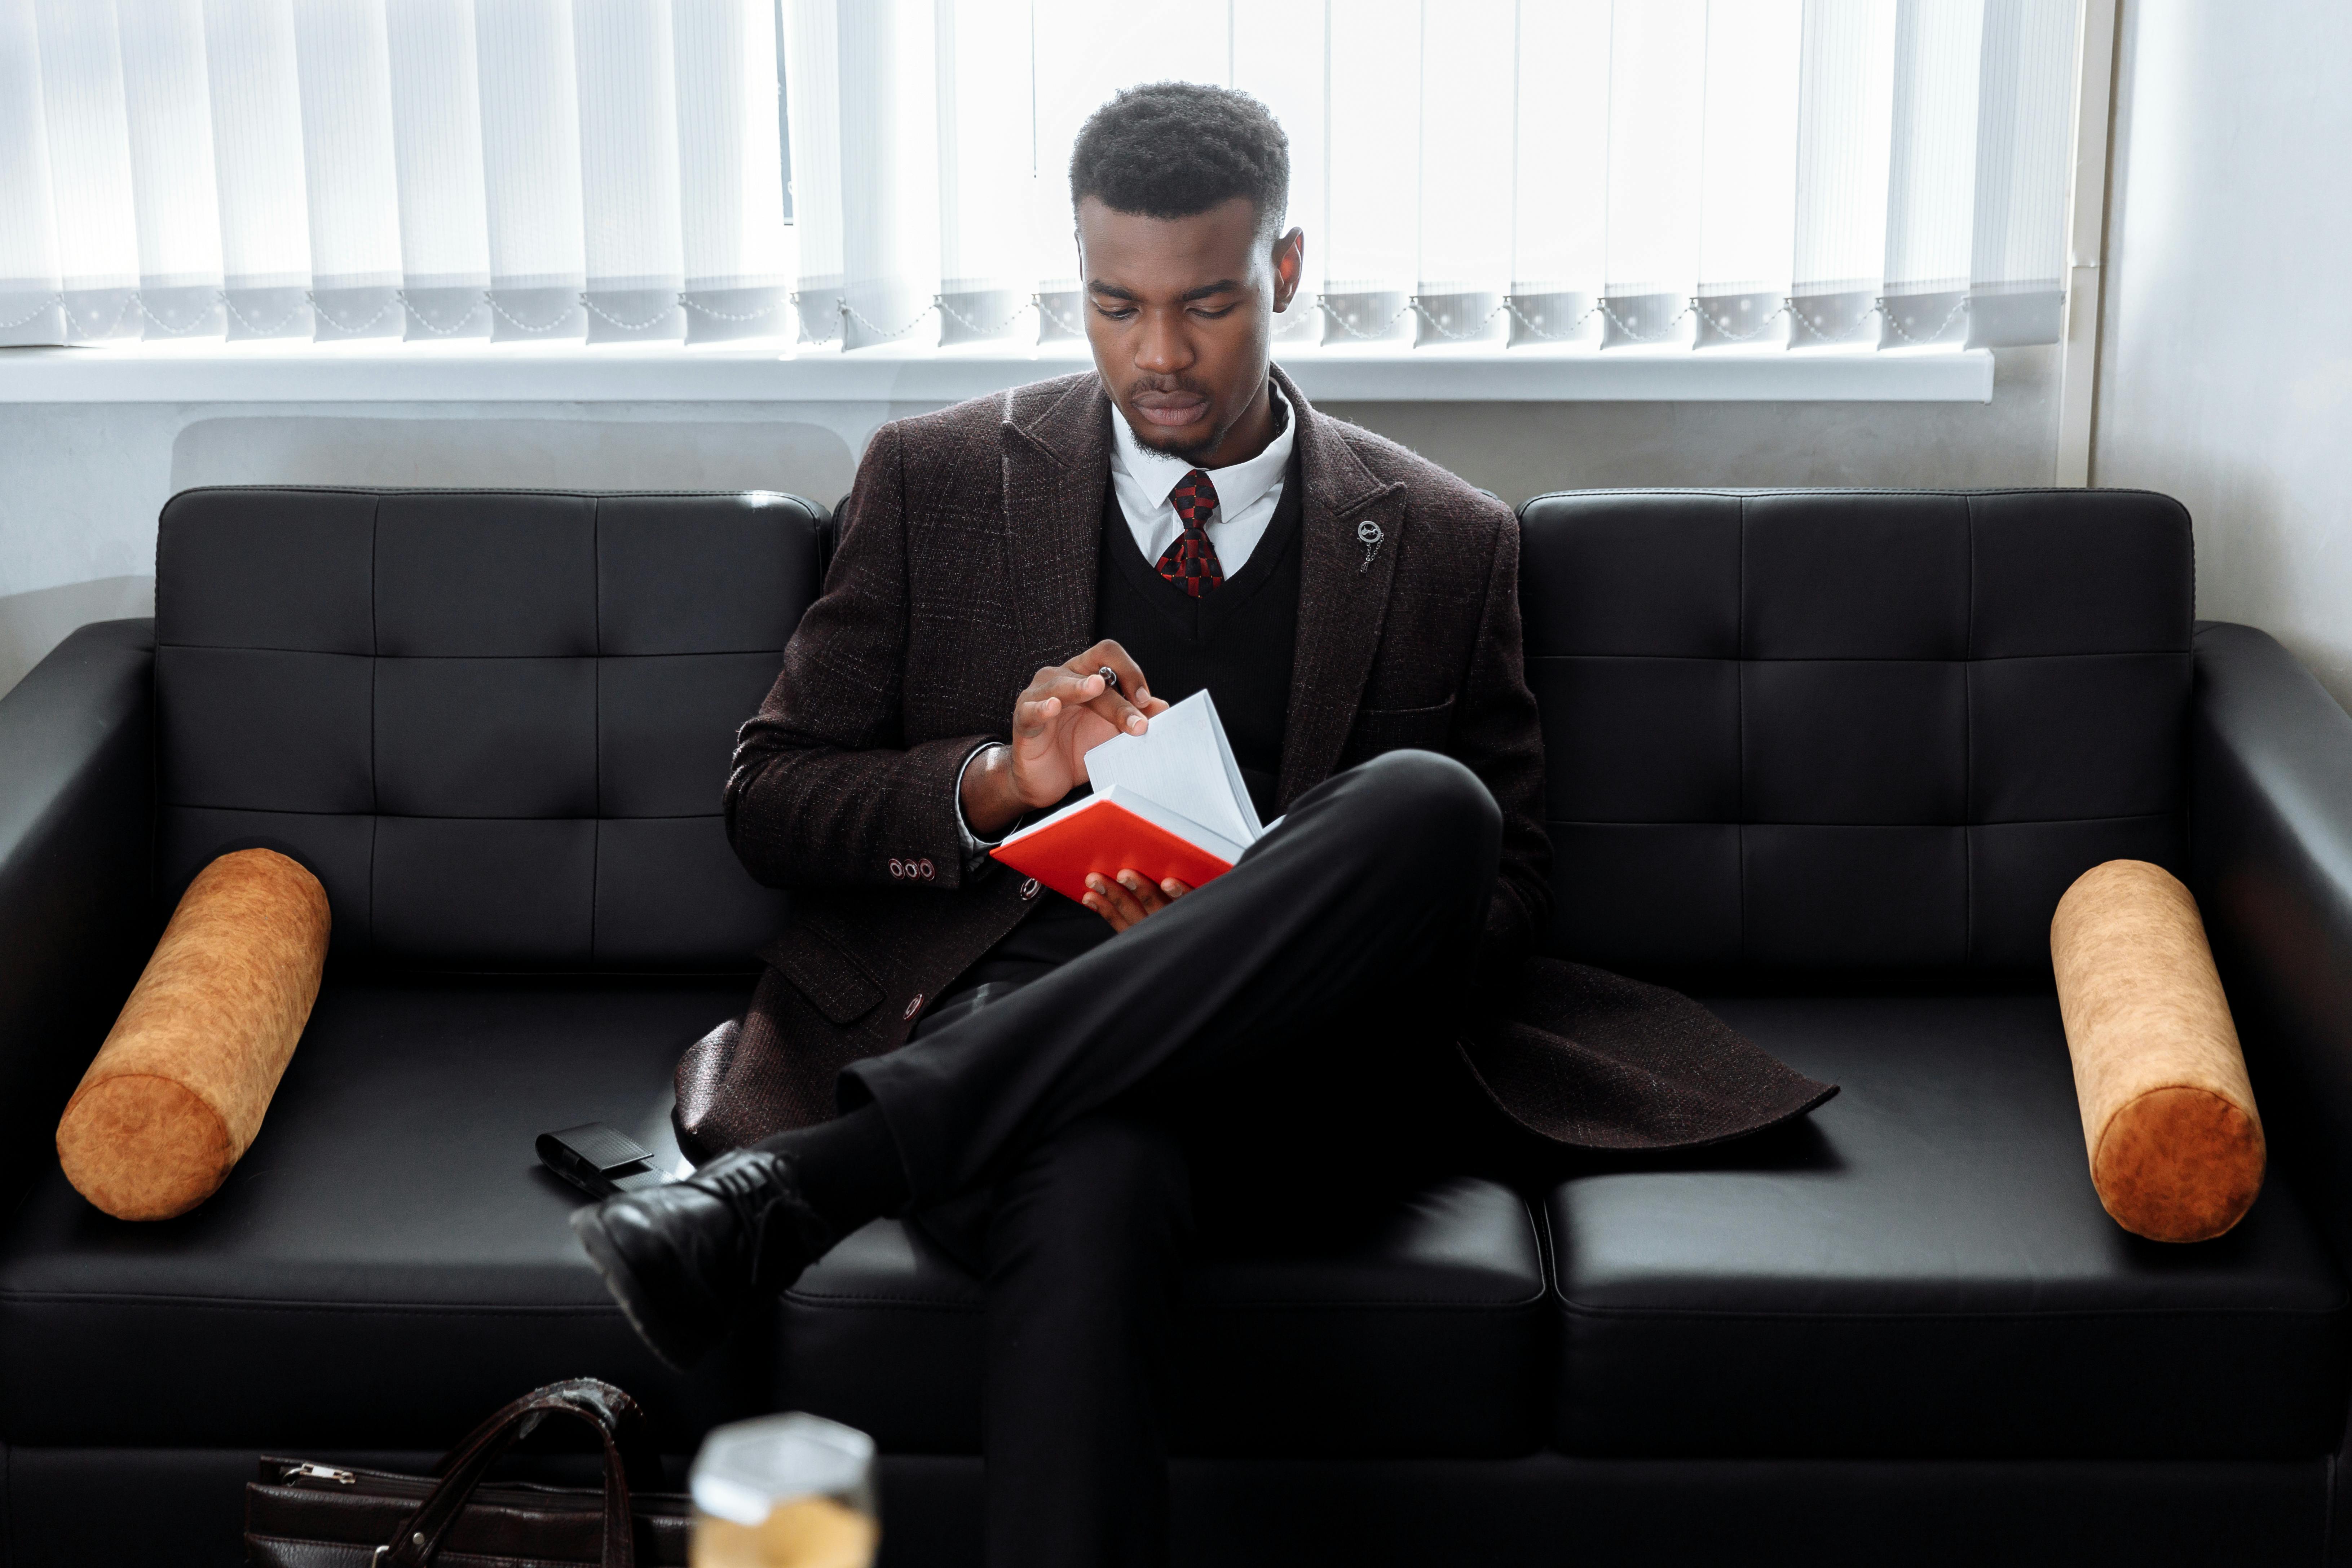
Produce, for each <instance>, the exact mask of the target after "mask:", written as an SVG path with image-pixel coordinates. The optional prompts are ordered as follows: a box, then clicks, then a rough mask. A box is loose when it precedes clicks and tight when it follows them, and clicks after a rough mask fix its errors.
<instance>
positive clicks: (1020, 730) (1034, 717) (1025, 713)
mask: <svg viewBox="0 0 2352 1568" xmlns="http://www.w3.org/2000/svg"><path fill="white" fill-rule="evenodd" d="M1061 711H1062V700H1061V699H1060V698H1058V697H1046V698H1043V699H1037V700H1031V699H1027V698H1024V699H1023V700H1021V701H1019V702H1016V703H1014V704H1013V735H1014V736H1015V737H1016V738H1018V739H1020V740H1024V741H1034V740H1035V739H1036V738H1037V737H1038V736H1040V735H1042V734H1044V733H1045V731H1046V729H1047V727H1048V726H1050V725H1051V724H1052V723H1053V722H1054V721H1055V718H1057V717H1058V716H1059V715H1060V713H1061Z"/></svg>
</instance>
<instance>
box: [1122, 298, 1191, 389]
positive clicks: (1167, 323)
mask: <svg viewBox="0 0 2352 1568" xmlns="http://www.w3.org/2000/svg"><path fill="white" fill-rule="evenodd" d="M1192 360H1193V354H1192V339H1191V337H1190V335H1189V334H1187V333H1186V331H1184V313H1183V312H1182V311H1181V310H1146V311H1145V312H1144V313H1143V331H1142V332H1141V333H1140V334H1139V335H1138V337H1137V339H1136V344H1135V368H1136V369H1138V370H1140V371H1144V372H1147V373H1149V374H1152V375H1175V374H1179V373H1181V372H1182V371H1185V370H1189V369H1191V368H1192Z"/></svg>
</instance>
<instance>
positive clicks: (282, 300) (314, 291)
mask: <svg viewBox="0 0 2352 1568" xmlns="http://www.w3.org/2000/svg"><path fill="white" fill-rule="evenodd" d="M1181 21H1182V25H1181V26H1171V25H1170V16H1169V13H1168V12H1167V10H1166V9H1165V8H1164V7H1161V6H1158V5H1133V4H1112V3H1110V0H137V3H136V5H133V4H132V0H0V343H6V342H96V341H102V340H106V339H110V338H121V337H137V336H146V337H153V338H163V337H195V336H206V335H210V336H219V335H226V336H229V337H233V338H235V337H286V336H292V337H315V338H320V339H331V338H338V337H353V336H363V337H384V336H405V337H409V338H418V339H432V338H443V337H460V336H474V337H483V336H487V337H490V338H493V339H513V340H531V339H555V338H571V339H584V340H586V341H588V342H602V341H613V340H629V339H668V340H678V339H684V340H686V341H698V340H703V339H710V338H725V337H740V336H768V335H794V334H796V335H797V336H798V338H799V340H800V341H801V342H802V343H803V344H804V345H808V346H812V347H814V346H819V345H825V346H838V347H840V348H845V349H856V348H861V347H866V346H870V345H875V344H881V343H895V344H907V345H924V344H952V343H957V342H968V341H972V340H982V339H999V340H1004V341H1008V342H1018V341H1036V340H1039V339H1055V338H1066V337H1071V336H1074V335H1076V334H1077V333H1078V332H1079V331H1080V330H1081V324H1080V320H1079V309H1080V303H1081V301H1080V296H1079V292H1078V276H1077V258H1076V253H1075V249H1074V247H1073V245H1072V239H1071V215H1070V210H1069V202H1068V195H1067V185H1066V168H1067V163H1068V159H1069V153H1070V147H1071V143H1072V142H1073V140H1074V139H1075V137H1076V132H1077V128H1078V126H1079V124H1080V123H1081V122H1082V121H1084V120H1085V118H1086V116H1087V114H1089V113H1090V112H1092V111H1093V110H1094V109H1095V108H1096V107H1097V105H1099V104H1100V103H1102V102H1103V101H1104V100H1106V99H1107V98H1108V97H1109V96H1110V94H1111V93H1113V92H1114V91H1116V90H1118V89H1119V88H1121V87H1125V86H1129V85H1133V84H1136V83H1139V82H1145V81H1154V80H1161V79H1171V78H1175V79H1189V80H1198V81H1208V82H1216V83H1220V84H1224V85H1230V86H1233V87H1237V88H1240V89H1243V90H1244V91H1247V92H1250V93H1253V94H1255V96H1256V97H1258V98H1259V99H1260V100H1263V101H1264V102H1265V103H1266V104H1267V106H1268V107H1269V108H1271V109H1272V110H1274V112H1275V114H1276V117H1277V118H1278V119H1279V120H1280V121H1282V123H1283V125H1284V128H1285V129H1286V132H1288V134H1289V136H1290V141H1291V149H1292V157H1293V172H1292V188H1291V212H1290V218H1291V221H1292V222H1294V223H1296V224H1297V225H1298V226H1301V227H1303V228H1305V229H1306V230H1307V273H1308V276H1307V280H1306V287H1305V289H1302V291H1301V296H1300V300H1299V301H1298V302H1297V304H1296V305H1294V307H1293V309H1292V310H1290V311H1289V312H1287V313H1286V317H1285V318H1284V319H1283V321H1281V322H1280V324H1279V329H1278V331H1279V335H1280V337H1281V339H1282V340H1283V341H1285V342H1294V343H1296V342H1334V343H1349V342H1388V343H1393V344H1398V345H1403V344H1417V343H1418V344H1434V343H1446V342H1484V343H1489V344H1492V345H1495V346H1496V347H1498V348H1499V347H1507V346H1512V345H1539V344H1549V343H1573V344H1582V345H1587V346H1593V347H1600V348H1615V347H1620V346H1628V345H1635V344H1656V345H1673V346H1679V347H1684V348H1690V349H1697V350H1706V349H1719V348H1732V347H1737V346H1740V345H1748V346H1786V347H1792V348H1807V347H1816V346H1822V345H1828V344H1840V345H1848V346H1858V347H1868V346H1879V347H1902V346H1906V345H1911V344H1926V343H1939V344H1961V343H1968V344H2009V343H2027V342H2052V341H2055V340H2056V338H2057V337H2058V335H2059V328H2060V316H2061V304H2062V298H2063V295H2062V290H2063V273H2064V267H2063V263H2064V255H2063V241H2064V226H2065V209H2066V200H2067V175H2068V171H2069V169H2070V167H2071V147H2070V140H2071V135H2072V130H2073V116H2072V113H2071V105H2072V95H2073V89H2074V74H2075V72H2074V48H2075V37H2076V32H2077V27H2078V16H2077V0H1226V3H1225V4H1223V5H1218V4H1216V3H1215V0H1210V3H1208V4H1205V5H1190V6H1187V7H1185V8H1184V9H1183V12H1182V17H1181ZM134 23H135V25H134ZM779 23H781V38H779V36H778V30H777V29H778V24H779ZM780 43H781V46H782V64H783V74H784V75H785V77H786V78H787V82H786V86H787V91H786V93H785V101H786V105H787V107H788V111H789V112H788V119H789V145H790V148H791V153H792V156H791V165H792V167H791V180H792V186H791V193H790V202H789V205H787V201H786V193H785V189H784V185H783V181H784V178H785V171H784V168H783V157H782V153H783V147H784V145H785V143H786V140H787V139H786V137H784V136H783V135H782V134H780V126H779V121H780V116H779V112H778V104H777V100H776V93H777V74H778V66H777V49H778V47H779V44H780ZM788 211H789V213H790V214H791V221H790V223H789V224H788V223H787V221H786V213H787V212H788ZM788 301H789V302H788Z"/></svg>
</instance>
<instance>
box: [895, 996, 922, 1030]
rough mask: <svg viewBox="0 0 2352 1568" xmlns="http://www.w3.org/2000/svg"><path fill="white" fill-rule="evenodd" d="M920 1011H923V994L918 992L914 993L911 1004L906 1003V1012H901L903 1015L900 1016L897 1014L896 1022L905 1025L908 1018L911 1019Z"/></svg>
mask: <svg viewBox="0 0 2352 1568" xmlns="http://www.w3.org/2000/svg"><path fill="white" fill-rule="evenodd" d="M922 1010H923V994H922V993H921V992H919V991H918V992H916V993H915V999H914V1000H913V1001H912V1002H909V1003H908V1004H907V1010H906V1011H905V1012H903V1013H901V1014H899V1015H898V1021H899V1022H900V1023H902V1024H903V1023H905V1022H906V1021H907V1020H908V1019H909V1018H911V1017H913V1016H915V1015H916V1014H918V1013H919V1012H921V1011H922Z"/></svg>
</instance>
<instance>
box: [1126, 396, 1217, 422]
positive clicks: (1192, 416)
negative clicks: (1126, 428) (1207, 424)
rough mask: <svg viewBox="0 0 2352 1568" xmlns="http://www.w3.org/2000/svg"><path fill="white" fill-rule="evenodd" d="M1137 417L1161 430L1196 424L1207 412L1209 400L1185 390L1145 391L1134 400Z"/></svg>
mask: <svg viewBox="0 0 2352 1568" xmlns="http://www.w3.org/2000/svg"><path fill="white" fill-rule="evenodd" d="M1135 412H1136V415H1137V416H1138V417H1139V418H1141V419H1143V420H1145V421H1146V422H1147V423H1150V424H1151V425H1155V426H1159V427H1160V429H1163V430H1177V429H1181V428H1183V427H1184V426H1187V425H1197V424H1199V423H1200V422H1201V420H1202V418H1203V417H1205V416H1207V414H1208V412H1209V400H1208V399H1207V398H1205V397H1202V396H1200V395H1197V394H1193V393H1186V392H1147V393H1144V394H1141V395H1139V396H1138V397H1137V398H1136V400H1135Z"/></svg>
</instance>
